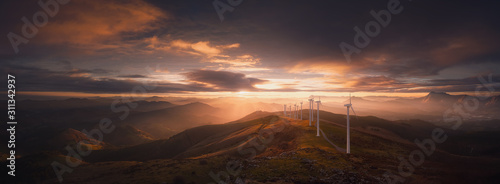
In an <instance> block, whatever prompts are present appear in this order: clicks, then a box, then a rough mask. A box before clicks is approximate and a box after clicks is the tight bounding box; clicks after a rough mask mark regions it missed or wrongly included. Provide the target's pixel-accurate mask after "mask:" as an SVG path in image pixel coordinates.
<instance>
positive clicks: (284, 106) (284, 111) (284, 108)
mask: <svg viewBox="0 0 500 184" xmlns="http://www.w3.org/2000/svg"><path fill="white" fill-rule="evenodd" d="M283 115H285V117H286V104H285V105H283Z"/></svg>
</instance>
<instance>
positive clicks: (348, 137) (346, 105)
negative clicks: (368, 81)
mask: <svg viewBox="0 0 500 184" xmlns="http://www.w3.org/2000/svg"><path fill="white" fill-rule="evenodd" d="M344 106H345V107H347V149H346V153H347V154H350V153H351V135H350V130H349V128H350V125H349V108H350V109H351V110H352V112H353V113H354V115H355V116H356V118H357V117H358V116H357V115H356V112H355V111H354V108H353V107H352V104H351V93H349V104H345V105H344Z"/></svg>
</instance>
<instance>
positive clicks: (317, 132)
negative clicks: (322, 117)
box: [316, 97, 321, 137]
mask: <svg viewBox="0 0 500 184" xmlns="http://www.w3.org/2000/svg"><path fill="white" fill-rule="evenodd" d="M316 104H318V113H317V116H318V117H317V118H316V136H318V137H319V104H321V97H319V100H318V101H316Z"/></svg>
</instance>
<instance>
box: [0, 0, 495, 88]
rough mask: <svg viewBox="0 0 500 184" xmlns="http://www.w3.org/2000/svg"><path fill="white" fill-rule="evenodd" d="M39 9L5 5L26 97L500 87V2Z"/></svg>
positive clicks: (31, 3)
mask: <svg viewBox="0 0 500 184" xmlns="http://www.w3.org/2000/svg"><path fill="white" fill-rule="evenodd" d="M40 2H42V4H43V3H45V2H50V3H52V4H50V3H49V4H50V5H51V6H40V5H39V1H36V0H25V1H3V2H1V3H0V5H1V7H2V11H0V22H1V25H2V26H1V28H0V35H3V37H2V39H0V40H1V41H0V62H1V63H0V66H1V70H2V72H3V73H4V74H7V73H11V74H14V75H16V76H17V81H16V83H17V86H16V87H17V90H18V91H19V93H21V94H22V93H24V94H30V95H53V96H58V95H59V96H112V95H117V94H130V93H133V94H138V93H140V94H147V95H155V96H196V97H224V96H250V97H271V96H272V97H280V96H309V95H325V96H328V95H332V96H335V95H345V94H347V93H348V92H354V93H356V94H358V96H359V95H361V96H363V95H365V96H373V95H375V96H376V95H382V96H422V95H424V94H426V93H429V92H430V91H439V92H450V93H454V94H460V93H472V92H474V90H475V89H476V87H477V86H480V85H481V82H480V80H478V77H479V76H484V77H486V76H488V75H491V80H492V81H496V82H498V81H500V42H499V41H500V34H499V33H500V19H499V18H498V15H499V13H497V12H498V11H497V9H498V7H499V6H498V5H500V3H498V2H497V1H481V0H480V1H452V0H447V1H431V0H413V1H409V0H401V1H397V0H372V1H361V0H352V1H332V0H328V1H327V0H318V1H296V0H291V1H273V0H271V1H264V0H253V1H250V0H239V1H226V0H215V1H199V0H183V1H161V0H128V1H118V0H110V1H97V0H86V1H85V0H71V1H69V2H65V1H63V0H59V1H55V0H42V1H40ZM55 2H57V4H56V5H57V8H56V6H54V3H55ZM230 3H232V4H230ZM214 4H215V5H214ZM47 7H48V8H47ZM374 15H375V16H374ZM387 15H389V16H390V18H389V16H387ZM34 17H35V18H34ZM35 24H36V25H35ZM30 25H31V26H30ZM30 28H35V29H36V30H35V31H33V29H30ZM367 28H368V29H367ZM14 35H15V36H14ZM360 35H361V36H360ZM363 35H364V36H363ZM364 38H366V39H364ZM342 45H343V46H342ZM346 45H348V46H346ZM346 53H347V54H346ZM349 53H350V54H349ZM346 55H347V56H348V57H346Z"/></svg>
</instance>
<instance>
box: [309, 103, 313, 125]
mask: <svg viewBox="0 0 500 184" xmlns="http://www.w3.org/2000/svg"><path fill="white" fill-rule="evenodd" d="M313 103H314V99H313V98H309V126H311V123H312V117H313V109H312V108H313Z"/></svg>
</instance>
